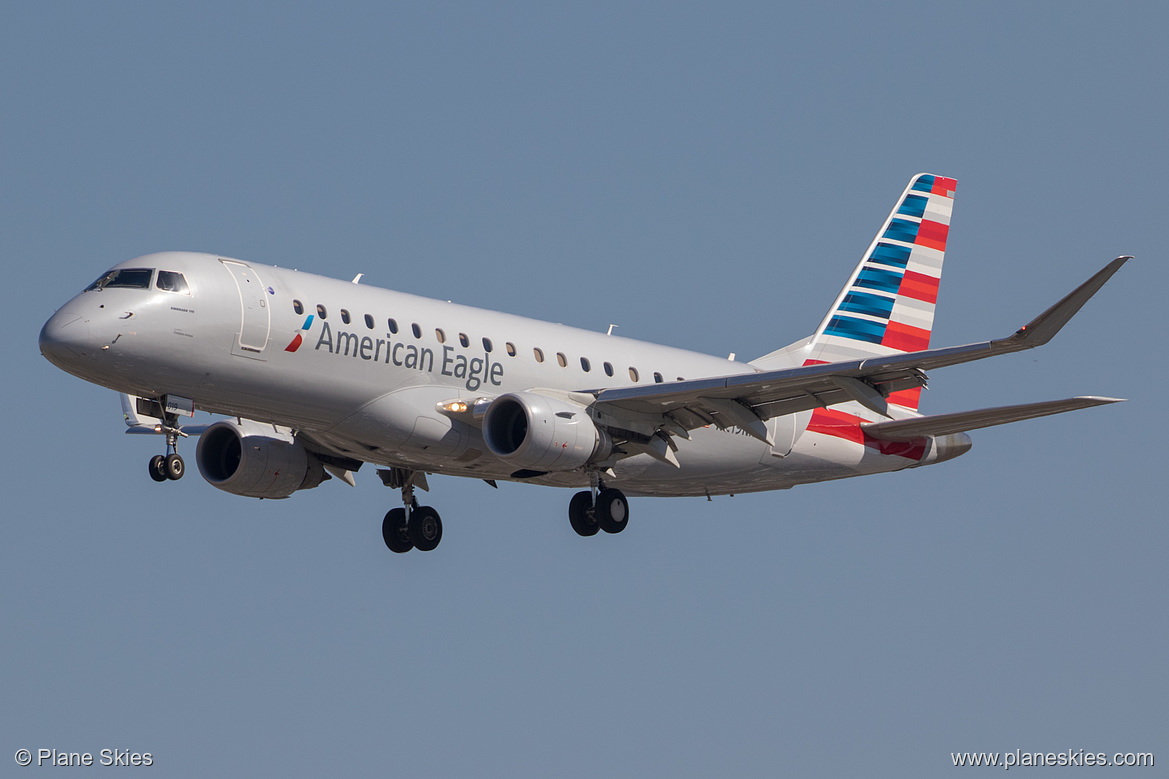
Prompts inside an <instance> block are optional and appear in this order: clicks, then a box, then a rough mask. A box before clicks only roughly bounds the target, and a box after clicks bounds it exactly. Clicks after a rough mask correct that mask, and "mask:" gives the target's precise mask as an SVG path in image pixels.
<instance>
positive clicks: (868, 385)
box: [595, 256, 1131, 440]
mask: <svg viewBox="0 0 1169 779" xmlns="http://www.w3.org/2000/svg"><path fill="white" fill-rule="evenodd" d="M1130 259H1131V257H1128V256H1125V257H1117V258H1116V259H1115V260H1113V261H1112V262H1110V263H1108V265H1106V266H1105V267H1104V268H1103V269H1101V270H1100V271H1098V272H1097V273H1096V274H1095V275H1093V276H1092V277H1091V278H1090V279H1088V280H1087V281H1085V282H1084V283H1083V284H1081V285H1080V286H1079V287H1077V288H1076V289H1074V290H1073V291H1072V292H1071V293H1069V294H1068V295H1067V296H1065V297H1064V298H1063V299H1062V300H1060V301H1059V302H1058V303H1056V304H1055V305H1053V306H1052V307H1051V308H1049V309H1047V310H1046V311H1044V312H1043V313H1042V314H1040V315H1039V316H1037V317H1036V318H1035V319H1033V320H1031V321H1030V322H1029V323H1027V324H1026V325H1024V326H1023V327H1021V328H1019V330H1018V331H1016V332H1015V333H1014V334H1013V335H1010V336H1008V337H1006V338H1000V339H997V340H993V341H983V342H981V343H973V344H967V345H965V346H951V347H947V348H943V349H928V350H924V351H920V352H908V353H902V354H893V355H889V356H883V357H871V358H867V359H864V360H853V361H845V362H834V363H826V364H820V365H805V366H802V367H797V368H787V369H782V370H776V371H762V372H758V373H747V374H738V375H733V376H719V377H716V378H710V379H697V380H694V381H678V382H669V383H663V384H655V385H652V386H645V387H622V388H616V389H605V390H600V391H599V392H597V393H596V398H597V400H596V404H595V408H596V409H597V411H599V412H601V413H602V414H603V413H605V412H606V411H608V412H609V413H611V414H613V415H614V416H615V417H621V416H623V415H625V416H627V415H629V414H634V415H657V416H664V417H665V418H666V420H667V421H666V426H665V427H666V432H671V431H672V432H675V433H679V434H682V433H684V432H685V431H687V430H693V429H695V428H698V427H702V426H704V425H709V424H714V425H717V426H719V427H730V426H732V425H734V426H738V427H739V428H740V429H742V430H743V431H744V432H747V433H749V434H751V435H755V436H756V437H757V438H760V439H761V440H766V432H765V428H764V425H763V420H767V419H770V418H772V417H777V416H783V415H785V414H794V413H796V412H799V411H806V410H809V409H813V408H818V407H826V406H831V405H834V404H837V403H844V402H846V401H850V400H855V401H857V402H858V403H860V404H862V405H863V406H865V407H866V408H869V409H871V410H873V411H875V412H877V413H879V414H882V415H885V416H888V413H887V402H886V400H885V398H886V397H887V396H888V395H889V394H890V393H891V392H897V391H900V390H906V389H912V388H915V387H924V386H925V385H926V381H927V379H926V371H929V370H932V369H934V368H943V367H946V366H949V365H958V364H960V363H964V362H971V361H973V360H982V359H985V358H987V357H995V356H998V355H1000V354H1010V353H1011V352H1018V351H1023V350H1025V349H1033V348H1034V347H1036V346H1041V345H1043V344H1045V343H1047V342H1048V341H1050V340H1051V338H1052V337H1053V336H1054V335H1055V334H1056V333H1057V332H1059V330H1060V329H1061V328H1062V327H1063V326H1064V325H1065V324H1067V322H1068V320H1070V319H1071V318H1072V316H1074V315H1075V313H1076V312H1077V311H1079V310H1080V308H1081V307H1082V306H1083V305H1084V303H1086V302H1087V301H1088V299H1089V298H1091V297H1092V296H1093V295H1094V294H1096V292H1097V291H1098V290H1099V289H1100V288H1101V287H1102V286H1104V283H1105V282H1107V281H1108V279H1110V278H1111V277H1112V275H1113V274H1114V273H1116V272H1117V271H1118V270H1119V269H1120V267H1121V266H1122V265H1124V263H1125V262H1127V261H1128V260H1130ZM1061 402H1066V401H1061ZM1064 410H1070V409H1064ZM622 412H624V414H623V413H622ZM973 413H977V412H973ZM1046 413H1056V412H1054V411H1049V412H1046ZM1019 418H1020V419H1023V418H1026V417H1019ZM1008 421H1009V420H1008ZM880 424H882V425H884V424H889V423H880ZM963 424H965V423H963ZM992 424H997V423H992ZM891 429H894V428H887V430H891Z"/></svg>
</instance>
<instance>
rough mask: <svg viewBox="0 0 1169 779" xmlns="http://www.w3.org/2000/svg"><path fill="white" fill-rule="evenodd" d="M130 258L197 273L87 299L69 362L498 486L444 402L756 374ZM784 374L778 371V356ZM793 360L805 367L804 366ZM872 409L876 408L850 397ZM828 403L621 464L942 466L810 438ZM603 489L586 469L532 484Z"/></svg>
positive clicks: (800, 479) (683, 356)
mask: <svg viewBox="0 0 1169 779" xmlns="http://www.w3.org/2000/svg"><path fill="white" fill-rule="evenodd" d="M115 268H149V269H157V270H166V271H173V272H177V273H181V274H182V275H183V276H184V277H185V279H186V282H187V284H188V286H189V291H188V292H174V291H163V290H159V289H157V288H155V287H151V288H148V289H127V288H105V289H100V290H92V291H86V292H83V293H81V294H80V295H78V296H76V297H75V298H73V299H72V300H70V301H69V302H68V303H67V304H65V305H64V306H63V307H62V308H61V309H60V311H58V312H57V313H56V314H55V315H54V316H53V317H52V318H51V319H50V320H49V322H48V323H46V325H45V328H44V330H43V331H42V336H41V339H42V351H44V353H45V355H46V357H48V358H49V359H50V360H52V361H53V362H54V363H55V364H57V365H58V366H59V367H61V368H63V369H65V370H67V371H69V372H71V373H73V374H75V375H77V376H80V377H81V378H84V379H86V380H88V381H92V382H94V383H97V384H100V385H103V386H106V387H110V388H112V389H114V390H117V391H119V392H125V393H129V394H132V395H139V396H145V397H160V396H164V395H167V396H178V397H182V398H188V399H191V400H193V401H194V405H195V407H196V408H198V409H201V410H204V411H209V412H212V413H215V414H224V415H229V416H235V417H242V418H246V419H251V420H255V421H259V422H268V423H272V424H276V425H280V426H283V427H288V428H292V429H293V430H295V431H296V432H297V434H298V435H301V436H303V437H305V438H306V439H307V440H309V441H311V442H312V443H313V444H314V445H315V446H317V447H319V448H321V449H322V450H325V451H328V452H330V453H333V454H335V455H338V456H342V457H346V458H351V459H353V460H357V461H362V462H371V463H375V464H377V465H380V466H388V467H402V468H409V469H412V470H417V471H425V472H430V473H443V474H451V475H458V476H472V477H475V478H481V479H509V478H513V474H514V472H515V468H514V467H513V466H512V465H510V464H509V463H507V462H505V461H503V460H501V459H499V458H497V457H495V456H493V455H492V454H491V452H490V451H489V450H488V448H487V447H486V445H485V443H484V440H483V437H482V434H481V432H480V431H479V430H478V429H477V428H476V427H474V426H473V425H469V424H464V423H463V422H460V421H458V420H457V419H452V418H450V417H449V416H447V415H444V414H442V413H439V411H438V410H437V406H438V405H439V404H442V403H445V402H448V401H452V400H456V399H462V400H465V401H467V402H468V403H470V404H473V403H474V401H476V400H478V399H481V398H488V399H490V398H493V397H496V396H498V395H500V394H502V393H505V392H517V391H524V390H531V389H535V390H537V391H541V390H543V391H547V392H551V393H588V392H589V391H590V390H599V389H602V388H613V387H624V386H631V385H645V384H653V383H655V382H671V381H676V380H679V379H699V378H703V377H711V376H725V375H728V374H739V373H743V374H747V373H753V372H755V371H756V370H757V369H756V368H755V367H753V366H752V365H750V364H748V363H742V362H734V361H729V360H727V359H722V358H718V357H713V356H710V355H704V354H698V353H695V352H690V351H686V350H682V349H676V348H671V347H667V346H659V345H656V344H650V343H646V342H643V341H636V340H632V339H628V338H622V337H618V336H610V335H606V334H604V333H599V332H590V331H586V330H580V329H577V328H572V327H566V326H563V325H557V324H550V323H546V322H540V321H536V320H531V319H526V318H523V317H519V316H514V315H510V314H504V313H500V312H496V311H489V310H484V309H479V308H472V307H468V306H462V305H457V304H454V303H449V302H444V301H438V300H431V299H427V298H422V297H418V296H415V295H409V294H405V293H400V292H393V291H390V290H385V289H379V288H376V287H370V286H365V285H362V284H355V283H350V282H344V281H338V280H335V279H329V278H325V277H322V276H318V275H314V274H310V273H301V272H298V271H294V270H287V269H283V268H277V267H272V266H265V265H257V264H254V263H246V264H245V263H242V262H239V261H234V260H227V259H225V258H220V257H218V256H215V255H207V254H195V253H186V252H166V253H159V254H153V255H147V256H145V257H140V258H137V259H135V260H131V261H128V262H125V263H121V264H120V265H118V266H115ZM771 359H772V362H771V363H770V365H769V366H768V367H769V368H776V367H786V366H782V365H776V364H775V362H774V359H775V358H774V357H773V358H771ZM791 364H792V367H794V366H795V362H794V360H793V361H792V363H791ZM833 410H834V411H843V412H845V413H847V414H850V415H855V416H857V417H860V418H862V419H871V418H872V417H873V415H872V414H871V413H870V412H867V411H865V410H864V409H863V408H861V407H860V406H858V405H856V404H853V403H848V404H842V405H840V406H836V407H834V409H833ZM811 417H812V412H802V413H799V414H794V415H788V416H784V417H778V418H775V419H772V420H769V421H768V422H767V430H768V437H769V439H770V441H771V442H772V445H768V444H767V443H764V442H762V441H760V440H758V439H757V438H755V437H752V436H750V435H747V434H745V433H743V432H742V431H740V430H738V429H736V428H733V427H732V428H729V429H725V430H723V429H718V428H717V427H713V426H712V427H709V428H701V429H698V430H694V431H691V433H690V440H678V442H677V445H678V450H677V452H676V460H677V466H675V465H674V464H671V463H669V462H665V461H662V460H661V459H660V458H659V459H655V458H654V457H650V456H648V455H644V454H642V455H636V456H632V457H626V458H624V459H620V460H618V461H617V462H616V463H615V464H614V465H613V467H612V469H611V479H612V483H613V484H615V485H618V486H620V488H621V489H623V490H625V491H626V492H627V493H629V494H635V495H636V494H646V495H702V494H723V493H735V492H750V491H758V490H771V489H783V488H787V487H791V486H793V485H795V484H799V483H806V482H814V481H823V480H827V479H836V478H844V477H848V476H856V475H860V474H863V473H876V472H881V471H892V470H899V469H901V468H906V467H913V466H917V465H923V464H927V463H929V462H932V461H934V459H936V458H935V457H934V453H933V452H931V451H930V446H929V439H926V444H925V449H924V452H923V451H921V450H920V448H919V451H918V452H917V454H916V456H912V457H910V456H903V455H901V454H898V453H888V452H882V451H881V450H880V449H879V448H877V447H874V446H871V445H866V444H865V443H864V442H863V441H859V440H853V438H854V437H850V436H847V435H839V434H826V433H825V432H824V431H823V429H821V430H820V431H819V432H817V431H816V430H812V431H809V430H808V425H809V419H810V418H811ZM524 480H525V481H532V482H536V483H541V484H549V485H555V486H587V485H588V476H587V474H586V473H585V472H584V470H583V469H580V470H574V471H568V472H559V473H557V472H552V473H547V474H544V475H540V476H534V477H531V478H526V479H524Z"/></svg>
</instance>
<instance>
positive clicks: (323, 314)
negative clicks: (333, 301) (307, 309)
mask: <svg viewBox="0 0 1169 779" xmlns="http://www.w3.org/2000/svg"><path fill="white" fill-rule="evenodd" d="M317 316H319V317H320V318H321V319H328V318H329V315H328V313H326V312H325V307H324V306H322V305H321V304H320V303H318V304H317Z"/></svg>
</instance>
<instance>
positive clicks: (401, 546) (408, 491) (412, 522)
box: [378, 468, 442, 554]
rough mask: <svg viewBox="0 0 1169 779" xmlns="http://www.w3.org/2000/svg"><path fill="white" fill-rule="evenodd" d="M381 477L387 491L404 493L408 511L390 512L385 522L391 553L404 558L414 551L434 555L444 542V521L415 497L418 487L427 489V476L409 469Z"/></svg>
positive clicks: (384, 533) (384, 532) (384, 536)
mask: <svg viewBox="0 0 1169 779" xmlns="http://www.w3.org/2000/svg"><path fill="white" fill-rule="evenodd" d="M378 475H379V476H381V478H382V483H384V484H385V485H386V486H387V487H398V488H400V489H401V490H402V504H403V506H404V508H400V509H390V510H389V511H387V512H386V516H385V518H383V519H382V540H383V541H385V542H386V547H387V548H388V549H389V550H390V551H391V552H396V553H398V554H402V553H405V552H409V551H410V550H411V549H417V550H418V551H420V552H430V551H433V550H434V549H435V548H436V547H437V546H438V543H439V542H440V541H442V519H441V518H440V517H439V515H438V512H437V511H435V510H434V509H432V508H431V507H430V506H419V505H418V501H417V499H416V498H415V497H414V485H415V484H418V485H419V486H423V487H425V484H426V476H425V474H422V473H419V472H418V471H411V470H408V469H405V468H391V469H388V470H379V471H378Z"/></svg>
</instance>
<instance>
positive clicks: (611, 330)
mask: <svg viewBox="0 0 1169 779" xmlns="http://www.w3.org/2000/svg"><path fill="white" fill-rule="evenodd" d="M614 327H620V325H609V332H607V333H605V335H613V328H614Z"/></svg>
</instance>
